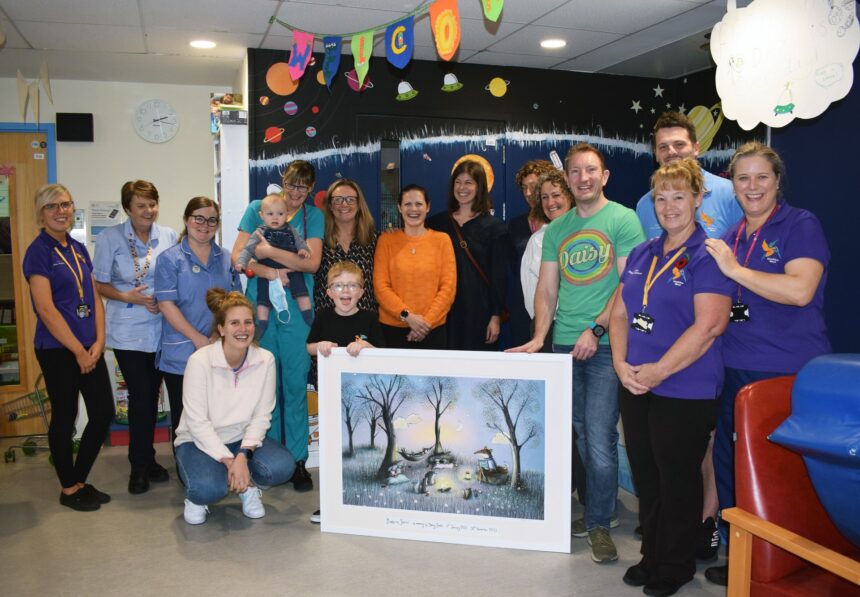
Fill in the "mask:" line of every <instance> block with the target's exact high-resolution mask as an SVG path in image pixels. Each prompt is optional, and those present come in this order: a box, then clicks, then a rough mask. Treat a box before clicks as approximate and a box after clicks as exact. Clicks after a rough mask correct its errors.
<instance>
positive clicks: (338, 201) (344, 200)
mask: <svg viewBox="0 0 860 597" xmlns="http://www.w3.org/2000/svg"><path fill="white" fill-rule="evenodd" d="M357 201H358V197H352V196H349V195H347V196H345V197H332V198H331V204H332V205H343V204H346V205H355V204H356V202H357Z"/></svg>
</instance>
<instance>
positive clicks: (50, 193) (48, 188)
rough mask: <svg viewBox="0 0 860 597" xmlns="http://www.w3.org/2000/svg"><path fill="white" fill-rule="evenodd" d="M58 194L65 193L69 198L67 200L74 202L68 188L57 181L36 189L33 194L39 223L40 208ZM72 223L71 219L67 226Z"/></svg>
mask: <svg viewBox="0 0 860 597" xmlns="http://www.w3.org/2000/svg"><path fill="white" fill-rule="evenodd" d="M59 195H65V196H66V197H68V198H69V201H71V202H72V203H73V204H74V202H75V200H74V199H72V194H71V193H70V192H69V189H67V188H66V187H64V186H63V185H61V184H59V183H54V184H46V185H43V186H41V187H39V190H38V191H36V195H35V196H34V206H35V208H36V221H37V222H39V223H40V224H41V222H42V210H43V209H44V208H45V206H46V205H48V204H49V203H53V201H54V199H56V198H57V196H59ZM72 223H73V222H72V221H70V222H69V227H71V226H72Z"/></svg>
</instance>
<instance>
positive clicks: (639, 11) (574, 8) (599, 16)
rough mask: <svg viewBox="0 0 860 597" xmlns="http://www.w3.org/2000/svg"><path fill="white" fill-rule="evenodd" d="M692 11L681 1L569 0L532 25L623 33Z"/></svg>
mask: <svg viewBox="0 0 860 597" xmlns="http://www.w3.org/2000/svg"><path fill="white" fill-rule="evenodd" d="M634 7H635V9H634ZM695 8H696V5H694V4H690V3H689V2H686V1H684V0H648V1H647V2H641V1H639V2H635V3H631V2H630V0H600V1H599V2H594V1H593V0H572V1H571V2H568V3H567V4H565V5H564V6H562V7H561V8H558V9H557V10H554V11H552V12H550V13H549V14H548V15H546V16H544V17H542V18H540V19H538V20H536V21H535V24H536V25H547V26H552V27H570V28H577V29H589V30H591V31H605V32H607V33H622V34H627V33H633V32H634V31H639V30H640V29H644V28H646V27H650V26H651V25H653V24H655V23H659V22H660V21H663V20H665V19H668V18H671V17H674V16H676V15H678V14H680V13H683V12H685V11H688V10H694V9H695Z"/></svg>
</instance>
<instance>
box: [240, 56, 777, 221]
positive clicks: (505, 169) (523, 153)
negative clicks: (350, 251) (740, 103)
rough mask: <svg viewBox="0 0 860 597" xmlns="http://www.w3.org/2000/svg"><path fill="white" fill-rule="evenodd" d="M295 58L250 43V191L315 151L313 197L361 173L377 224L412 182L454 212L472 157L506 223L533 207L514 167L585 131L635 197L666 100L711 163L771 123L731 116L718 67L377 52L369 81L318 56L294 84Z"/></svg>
mask: <svg viewBox="0 0 860 597" xmlns="http://www.w3.org/2000/svg"><path fill="white" fill-rule="evenodd" d="M287 60H288V52H284V51H275V50H249V65H250V71H249V72H250V75H251V76H250V81H249V85H250V92H251V97H252V98H257V99H256V102H254V101H251V102H249V104H250V119H249V122H250V126H249V135H250V144H249V145H250V154H251V155H250V158H251V162H250V171H251V179H252V180H251V197H252V198H259V197H262V196H263V195H264V194H265V189H266V187H267V185H268V184H270V183H271V182H277V181H279V178H280V174H279V173H280V172H281V171H283V169H284V167H285V166H286V165H287V164H288V163H289V162H291V161H292V160H294V159H306V160H308V161H310V162H312V163H313V164H314V166H315V167H316V168H317V171H318V181H317V188H316V190H317V197H316V200H317V201H319V200H320V195H321V193H322V191H324V190H325V188H326V187H327V186H328V184H330V183H331V182H332V181H334V180H335V179H336V178H339V177H347V178H352V179H354V180H356V181H357V182H358V183H359V184H360V185H361V187H362V189H363V190H364V191H365V194H366V195H367V197H368V202H369V204H370V207H371V210H372V211H373V214H374V217H375V218H376V219H377V223H378V224H380V227H384V226H388V225H397V222H396V212H394V211H393V208H392V205H393V203H392V202H393V198H394V197H396V193H397V191H398V190H399V188H400V187H401V186H402V185H405V184H409V183H417V184H421V185H423V186H425V187H426V188H427V189H428V191H429V195H430V198H431V202H432V210H431V211H433V212H436V211H440V210H442V209H444V207H445V204H446V202H447V195H448V181H449V175H450V172H451V169H452V168H453V166H454V164H455V162H456V161H457V160H458V159H461V158H462V157H463V156H465V155H467V154H471V155H476V156H479V157H480V158H482V159H483V160H484V163H485V164H487V165H489V167H490V172H491V175H492V177H493V178H494V180H495V182H494V185H493V189H492V195H493V203H494V208H495V211H496V215H497V216H498V217H500V218H502V219H505V220H507V219H510V218H511V217H513V216H516V215H518V214H520V213H523V212H524V211H525V210H526V205H525V201H524V200H523V198H522V196H521V194H520V192H519V189H517V188H516V186H515V184H514V174H515V173H516V171H517V169H518V168H519V167H520V166H521V165H522V164H523V163H524V162H525V161H527V160H529V159H537V158H540V159H550V154H551V153H552V152H556V153H557V154H558V156H561V158H563V157H564V155H565V154H566V152H567V150H568V148H569V147H570V146H571V145H572V144H574V143H576V142H579V141H587V142H589V143H592V144H594V145H595V146H597V147H598V148H599V149H600V150H601V151H602V152H603V153H604V154H605V156H606V159H607V165H608V168H609V169H610V172H611V177H610V180H609V183H608V186H607V196H608V197H609V198H610V199H613V200H615V201H618V202H620V203H623V204H626V205H629V206H632V205H633V204H634V203H635V201H636V200H637V199H638V198H639V197H640V196H641V195H642V193H643V192H644V189H645V186H646V185H647V181H648V177H649V176H650V174H651V172H652V171H653V169H654V166H655V163H654V160H653V157H652V155H651V128H652V127H653V124H654V121H655V120H656V119H657V117H658V116H659V115H660V113H661V112H663V111H665V110H680V111H682V112H685V113H686V114H688V115H689V116H690V117H691V119H692V120H693V121H694V123H695V124H696V129H697V134H698V137H699V141H700V143H701V147H702V156H701V161H702V164H703V166H704V167H705V168H707V169H709V170H711V171H712V172H716V173H720V172H722V171H723V169H724V168H725V165H726V164H727V162H728V159H729V158H730V157H731V155H732V153H733V152H734V149H735V148H736V147H737V146H738V145H739V144H741V143H743V142H745V141H747V140H749V139H752V138H758V139H763V138H764V128H763V127H761V126H759V127H758V128H755V129H753V130H752V131H748V132H747V131H743V130H741V129H740V128H739V127H738V126H737V124H736V123H735V122H733V121H730V120H728V119H726V118H725V117H724V114H723V111H722V106H721V104H720V101H719V98H718V96H717V93H716V91H715V88H714V73H713V71H707V72H703V73H697V74H695V75H691V76H689V77H683V78H679V79H674V80H658V79H647V78H638V77H625V76H612V75H601V74H583V73H574V72H565V71H549V70H542V69H527V68H513V67H500V66H488V65H474V64H459V63H456V62H432V61H420V60H412V61H410V62H409V64H408V65H407V66H406V67H405V68H403V69H402V70H401V69H396V68H394V67H393V66H392V65H391V64H389V63H388V62H387V61H386V59H385V58H384V57H373V58H371V59H370V69H369V74H368V75H367V76H366V77H365V78H364V80H363V81H362V82H361V83H360V84H359V78H358V77H357V76H356V74H355V72H354V70H350V69H349V68H348V66H346V65H344V63H343V61H342V62H341V66H342V68H341V69H340V71H336V72H334V73H332V72H327V73H324V72H323V69H322V65H323V60H324V56H323V55H321V54H316V55H313V56H312V57H311V58H310V59H309V61H308V64H307V66H306V70H305V74H304V76H303V77H302V78H301V79H300V81H298V82H297V81H293V79H291V78H290V70H289V66H288V63H287ZM327 81H330V82H331V86H330V88H329V86H327V84H326V83H327ZM485 167H486V166H485Z"/></svg>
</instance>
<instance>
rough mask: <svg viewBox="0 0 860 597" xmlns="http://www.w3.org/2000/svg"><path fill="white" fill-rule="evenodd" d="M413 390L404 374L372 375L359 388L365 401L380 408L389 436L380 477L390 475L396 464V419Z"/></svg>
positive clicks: (379, 472)
mask: <svg viewBox="0 0 860 597" xmlns="http://www.w3.org/2000/svg"><path fill="white" fill-rule="evenodd" d="M411 391H412V388H411V386H410V385H409V382H408V381H407V379H406V378H405V377H403V376H402V375H371V376H370V377H369V378H367V381H366V382H364V385H363V386H362V387H361V388H359V389H358V395H359V396H360V397H361V399H362V400H363V401H364V402H365V403H367V404H368V405H376V406H377V407H378V408H379V410H380V423H381V427H382V430H383V431H385V435H386V436H387V445H386V446H385V455H384V456H383V457H382V463H381V464H380V465H379V470H378V471H377V476H378V477H379V478H380V479H384V478H385V477H387V476H388V468H389V467H390V466H391V465H392V464H394V458H395V454H396V453H397V431H396V430H395V428H394V419H395V416H396V415H397V411H398V410H399V409H400V407H401V406H403V404H404V403H405V402H406V401H408V400H409V399H410V398H411Z"/></svg>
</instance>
